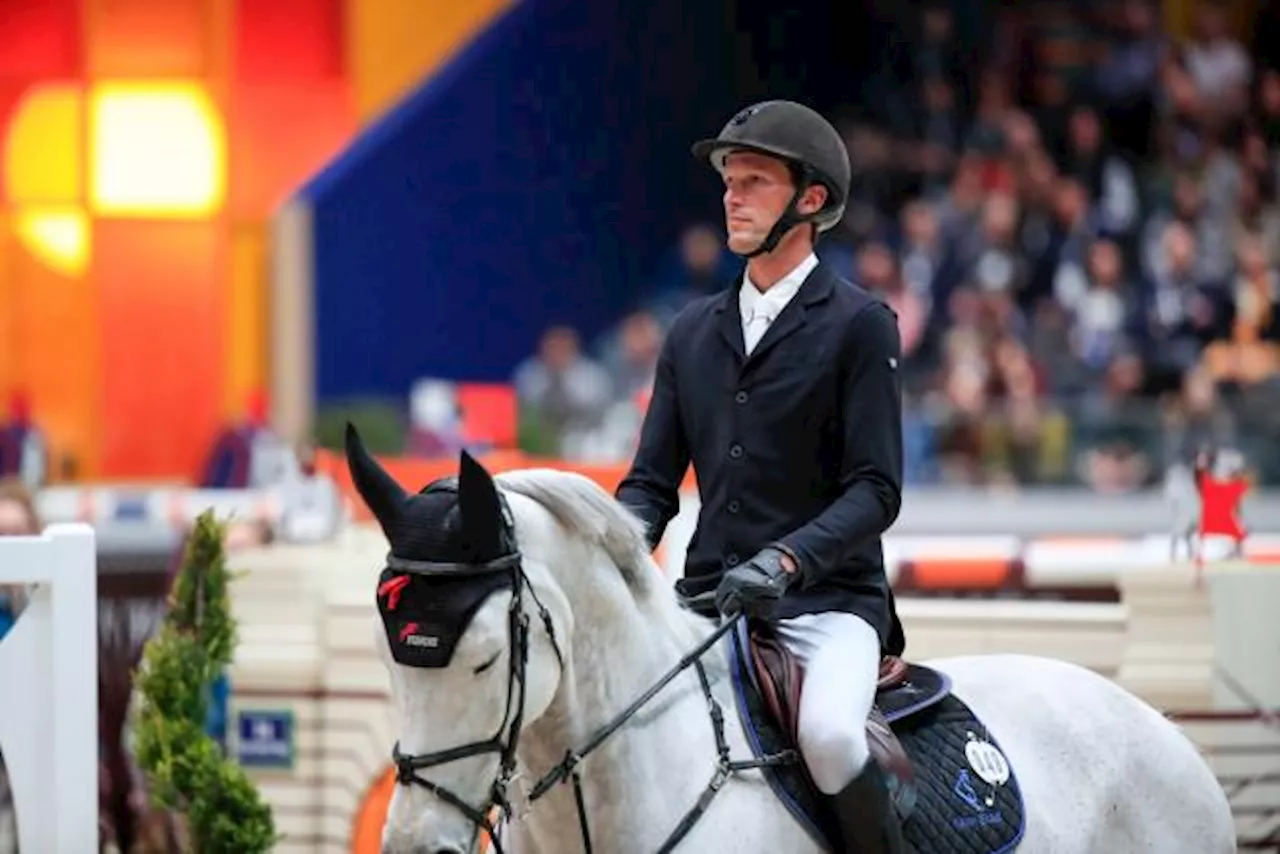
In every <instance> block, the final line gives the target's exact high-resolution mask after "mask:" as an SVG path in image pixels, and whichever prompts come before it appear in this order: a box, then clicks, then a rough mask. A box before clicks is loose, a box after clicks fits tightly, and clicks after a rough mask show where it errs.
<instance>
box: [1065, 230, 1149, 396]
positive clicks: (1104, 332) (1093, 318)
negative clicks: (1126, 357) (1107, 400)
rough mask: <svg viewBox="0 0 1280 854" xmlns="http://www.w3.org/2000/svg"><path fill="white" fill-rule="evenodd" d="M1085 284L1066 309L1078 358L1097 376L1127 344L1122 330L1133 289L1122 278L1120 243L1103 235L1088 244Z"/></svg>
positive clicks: (1131, 307) (1131, 312)
mask: <svg viewBox="0 0 1280 854" xmlns="http://www.w3.org/2000/svg"><path fill="white" fill-rule="evenodd" d="M1086 280H1087V286H1086V289H1085V291H1084V293H1083V294H1082V295H1081V296H1080V299H1079V300H1078V301H1077V302H1076V303H1075V304H1074V305H1071V306H1068V309H1069V310H1070V311H1071V312H1072V314H1073V321H1074V322H1073V326H1074V330H1073V331H1074V333H1075V346H1074V347H1073V350H1074V351H1075V353H1076V354H1077V356H1078V357H1079V359H1080V361H1081V362H1082V363H1083V364H1084V365H1085V366H1086V367H1087V368H1088V369H1089V370H1090V371H1091V372H1093V373H1094V374H1095V375H1097V376H1101V375H1102V374H1103V373H1104V372H1105V371H1106V368H1107V366H1108V365H1110V364H1111V362H1112V361H1113V360H1114V359H1115V358H1116V356H1118V355H1119V354H1120V352H1121V351H1122V350H1124V349H1126V348H1127V346H1128V340H1127V334H1126V330H1127V328H1128V325H1129V321H1130V318H1132V317H1133V315H1134V313H1135V312H1136V310H1137V307H1136V305H1135V304H1134V300H1135V298H1136V294H1137V292H1136V289H1135V288H1134V287H1133V286H1132V285H1131V284H1130V283H1129V282H1127V281H1126V280H1125V274H1124V259H1123V258H1122V257H1121V255H1120V247H1119V246H1117V245H1116V244H1115V243H1114V242H1113V241H1111V240H1108V239H1106V238H1100V239H1098V240H1095V241H1094V242H1093V244H1092V245H1091V246H1090V247H1089V256H1088V270H1087V276H1086Z"/></svg>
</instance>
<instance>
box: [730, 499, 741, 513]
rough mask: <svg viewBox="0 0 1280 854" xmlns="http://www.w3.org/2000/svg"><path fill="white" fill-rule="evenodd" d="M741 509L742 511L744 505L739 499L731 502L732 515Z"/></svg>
mask: <svg viewBox="0 0 1280 854" xmlns="http://www.w3.org/2000/svg"><path fill="white" fill-rule="evenodd" d="M741 509H742V504H741V503H740V502H739V501H738V499H736V498H735V499H733V500H732V501H730V502H729V512H730V513H737V512H738V511H739V510H741Z"/></svg>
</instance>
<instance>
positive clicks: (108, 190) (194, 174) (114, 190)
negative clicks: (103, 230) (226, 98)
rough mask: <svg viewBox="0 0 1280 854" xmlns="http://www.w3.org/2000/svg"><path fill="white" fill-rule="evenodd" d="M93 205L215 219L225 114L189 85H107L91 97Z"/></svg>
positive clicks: (221, 190)
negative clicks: (213, 217) (222, 115)
mask: <svg viewBox="0 0 1280 854" xmlns="http://www.w3.org/2000/svg"><path fill="white" fill-rule="evenodd" d="M90 134H91V136H90V139H91V142H90V145H91V150H92V156H93V170H92V180H91V186H90V197H89V202H90V205H91V206H92V208H93V210H94V212H95V213H98V214H101V215H104V216H121V217H131V216H133V217H161V218H168V217H183V218H185V217H191V218H201V217H207V216H211V215H213V214H215V213H217V211H218V210H219V209H220V208H221V207H222V204H223V201H224V199H225V196H226V183H227V179H226V174H227V153H226V152H227V149H226V134H225V130H224V128H223V123H222V117H221V116H220V115H219V112H218V110H217V108H216V107H215V106H214V105H213V103H212V101H210V99H209V96H208V94H207V93H206V92H205V91H204V90H203V88H202V87H200V86H198V85H196V84H189V83H161V82H144V83H101V84H98V85H96V86H95V87H94V88H93V91H92V96H91V101H90Z"/></svg>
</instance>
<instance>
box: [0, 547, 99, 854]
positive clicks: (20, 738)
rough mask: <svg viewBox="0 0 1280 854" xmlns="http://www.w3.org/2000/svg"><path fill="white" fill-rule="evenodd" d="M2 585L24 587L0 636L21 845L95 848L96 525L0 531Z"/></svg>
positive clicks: (53, 849) (4, 740)
mask: <svg viewBox="0 0 1280 854" xmlns="http://www.w3.org/2000/svg"><path fill="white" fill-rule="evenodd" d="M0 584H20V585H26V586H28V599H27V605H26V608H25V609H24V610H23V611H22V613H21V614H20V615H19V617H18V619H17V622H16V623H15V625H14V626H13V628H12V629H10V631H9V633H8V634H7V635H6V636H5V637H4V638H3V639H0V685H2V686H3V691H4V695H3V696H4V700H3V702H0V749H3V751H4V760H5V765H6V768H7V771H8V775H9V781H10V785H11V787H12V790H13V801H14V807H15V812H16V815H17V829H18V842H19V848H20V850H21V851H23V852H28V851H31V852H50V854H83V852H86V851H97V850H98V713H97V710H98V654H97V643H98V630H97V620H98V610H97V561H96V556H95V552H94V532H93V529H92V528H90V527H89V526H88V525H84V524H68V525H50V526H49V527H47V528H46V529H45V532H44V534H43V535H41V536H38V537H6V538H2V539H0Z"/></svg>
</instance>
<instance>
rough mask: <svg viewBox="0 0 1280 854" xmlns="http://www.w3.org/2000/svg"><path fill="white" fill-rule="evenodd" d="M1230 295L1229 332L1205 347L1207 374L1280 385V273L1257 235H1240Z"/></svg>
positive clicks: (1219, 379)
mask: <svg viewBox="0 0 1280 854" xmlns="http://www.w3.org/2000/svg"><path fill="white" fill-rule="evenodd" d="M1238 252H1239V264H1238V270H1239V272H1238V274H1237V275H1236V278H1235V282H1234V284H1233V288H1232V291H1231V293H1230V295H1229V300H1230V302H1229V304H1228V308H1227V310H1228V312H1229V319H1228V321H1227V323H1225V324H1224V326H1225V327H1226V329H1229V330H1230V331H1229V332H1227V333H1226V335H1225V336H1224V337H1223V338H1221V339H1220V340H1217V341H1214V342H1213V343H1211V344H1209V345H1208V347H1206V348H1205V354H1204V355H1205V366H1206V368H1207V371H1208V375H1209V376H1211V377H1212V378H1213V379H1214V380H1216V381H1217V382H1219V383H1224V382H1229V383H1232V384H1235V385H1238V386H1243V387H1249V386H1255V385H1261V384H1264V383H1271V382H1277V381H1280V273H1277V271H1276V269H1275V267H1274V266H1271V265H1269V264H1268V259H1267V256H1266V253H1265V251H1264V249H1263V246H1262V241H1261V239H1260V238H1259V237H1258V236H1257V235H1253V234H1246V235H1244V236H1242V238H1241V240H1240V244H1239V250H1238Z"/></svg>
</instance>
